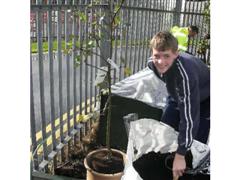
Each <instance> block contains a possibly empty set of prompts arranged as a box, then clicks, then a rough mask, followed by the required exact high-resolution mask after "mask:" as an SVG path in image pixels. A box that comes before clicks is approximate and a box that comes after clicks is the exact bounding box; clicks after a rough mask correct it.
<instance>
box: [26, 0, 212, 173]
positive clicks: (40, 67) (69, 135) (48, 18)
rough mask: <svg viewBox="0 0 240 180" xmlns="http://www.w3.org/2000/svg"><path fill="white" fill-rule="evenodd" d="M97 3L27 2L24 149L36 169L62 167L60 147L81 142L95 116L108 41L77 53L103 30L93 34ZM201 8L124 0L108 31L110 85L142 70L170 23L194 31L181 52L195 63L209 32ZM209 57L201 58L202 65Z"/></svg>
mask: <svg viewBox="0 0 240 180" xmlns="http://www.w3.org/2000/svg"><path fill="white" fill-rule="evenodd" d="M104 2H105V1H99V3H97V4H94V3H93V0H31V12H30V24H31V30H30V32H31V34H30V35H31V58H30V60H31V150H32V154H33V157H32V158H33V161H32V163H33V166H32V167H33V168H34V169H35V170H42V171H44V172H47V171H48V165H49V163H50V162H51V163H53V166H54V167H56V165H57V163H58V162H59V161H60V162H64V161H66V159H67V158H68V157H65V155H64V148H65V147H67V148H68V149H70V148H71V145H72V144H73V145H75V144H76V142H77V141H81V135H84V134H86V129H88V128H87V127H89V124H87V120H88V119H92V117H93V116H95V112H96V111H98V110H99V103H98V96H99V91H100V88H99V87H98V86H96V85H95V79H96V77H97V73H98V72H99V71H100V70H99V68H100V66H102V63H101V61H100V57H99V56H98V55H99V54H100V55H102V56H104V57H108V44H107V43H108V42H107V41H106V40H102V41H101V42H100V49H102V50H101V51H100V49H99V48H97V47H96V46H92V47H91V51H92V52H93V53H92V54H91V55H88V56H86V55H84V53H83V52H82V51H80V50H79V48H84V47H86V46H87V42H88V40H89V38H90V37H91V36H92V35H93V34H94V33H96V32H102V31H104V29H101V28H99V27H100V24H101V23H103V22H104V21H103V19H102V18H101V17H103V15H105V16H104V18H107V17H106V14H107V13H106V12H107V6H106V4H105V3H104ZM113 2H114V4H119V3H120V2H121V1H120V0H115V1H113ZM205 5H206V1H201V2H199V1H185V0H149V1H145V0H126V1H125V2H124V4H123V7H122V9H121V10H120V12H119V17H120V23H119V25H118V27H117V28H116V29H115V30H114V32H113V34H114V38H113V55H112V59H111V60H112V61H113V62H114V63H115V64H116V65H117V66H118V67H119V68H118V69H113V70H112V77H113V81H112V82H113V83H116V82H118V81H121V80H122V79H124V78H126V77H128V76H130V75H131V74H134V73H136V72H138V71H140V70H142V69H143V68H145V67H146V63H147V58H148V57H149V56H150V49H149V46H148V44H149V41H150V39H151V38H152V36H153V35H154V34H155V33H157V32H158V31H162V30H170V28H171V27H172V26H174V25H178V26H188V25H197V26H198V27H199V34H198V36H197V38H195V39H193V40H192V41H191V42H192V43H191V45H190V46H189V49H188V51H189V52H191V53H192V54H194V55H196V56H199V57H201V56H200V55H198V54H197V42H198V41H199V39H200V38H202V37H203V36H204V35H205V33H206V32H208V29H207V27H206V26H205V25H204V21H205V16H204V7H205ZM96 14H100V16H97V15H96ZM105 20H106V19H105ZM105 31H106V32H108V30H106V29H105ZM106 34H107V33H106ZM209 54H210V53H208V54H207V57H204V58H207V59H208V60H209ZM77 59H78V60H79V59H81V61H76V60H77Z"/></svg>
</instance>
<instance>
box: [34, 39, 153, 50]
mask: <svg viewBox="0 0 240 180" xmlns="http://www.w3.org/2000/svg"><path fill="white" fill-rule="evenodd" d="M83 43H84V44H85V42H83ZM57 44H58V41H57V40H54V41H53V51H57ZM113 44H114V46H115V42H113ZM125 44H126V41H122V45H123V46H125ZM144 44H145V45H148V40H142V41H138V42H135V41H132V42H128V46H134V45H144ZM61 45H62V50H63V51H64V50H65V46H66V42H65V40H62V42H61ZM76 46H77V47H80V43H79V41H77V43H76ZM117 46H120V40H117ZM68 47H69V48H71V47H72V42H69V43H68ZM42 48H43V52H48V41H44V42H43V43H42ZM37 52H38V49H37V42H32V43H31V53H37Z"/></svg>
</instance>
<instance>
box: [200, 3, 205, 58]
mask: <svg viewBox="0 0 240 180" xmlns="http://www.w3.org/2000/svg"><path fill="white" fill-rule="evenodd" d="M202 4H204V3H202ZM202 9H204V5H203V7H202ZM205 18H206V17H205V16H204V15H203V18H202V24H201V31H200V37H203V31H204V21H205ZM199 29H200V28H199ZM201 56H202V55H201ZM203 58H206V57H205V55H203Z"/></svg>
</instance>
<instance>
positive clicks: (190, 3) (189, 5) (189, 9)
mask: <svg viewBox="0 0 240 180" xmlns="http://www.w3.org/2000/svg"><path fill="white" fill-rule="evenodd" d="M191 5H192V1H188V12H189V13H190V12H191ZM189 18H190V14H188V15H187V26H189V25H190V23H189Z"/></svg>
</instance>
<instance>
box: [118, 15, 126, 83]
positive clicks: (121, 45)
mask: <svg viewBox="0 0 240 180" xmlns="http://www.w3.org/2000/svg"><path fill="white" fill-rule="evenodd" d="M120 13H122V17H123V12H120ZM122 29H123V24H122V23H121V24H120V32H121V34H122ZM123 39H124V38H123V36H121V37H120V50H119V54H120V59H122V53H123V50H122V49H123ZM124 61H125V62H126V59H124ZM124 67H125V65H124ZM122 72H123V70H122V65H120V69H119V81H120V80H121V79H122Z"/></svg>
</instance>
